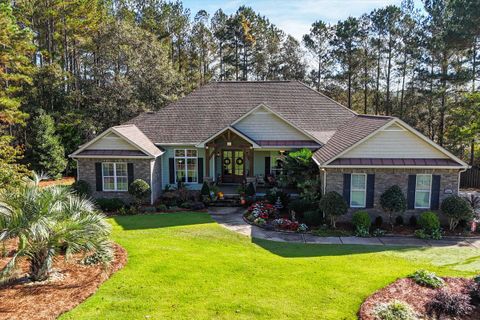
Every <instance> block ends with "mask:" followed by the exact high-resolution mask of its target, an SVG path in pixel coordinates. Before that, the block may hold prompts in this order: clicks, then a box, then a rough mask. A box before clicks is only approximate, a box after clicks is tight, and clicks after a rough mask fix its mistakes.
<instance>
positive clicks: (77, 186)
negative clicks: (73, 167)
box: [72, 180, 91, 197]
mask: <svg viewBox="0 0 480 320" xmlns="http://www.w3.org/2000/svg"><path fill="white" fill-rule="evenodd" d="M72 188H73V190H74V191H75V192H76V193H77V194H78V195H79V196H84V197H88V196H90V194H91V189H90V185H89V184H88V182H87V181H85V180H77V181H75V183H74V184H73V185H72Z"/></svg>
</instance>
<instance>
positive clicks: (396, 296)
mask: <svg viewBox="0 0 480 320" xmlns="http://www.w3.org/2000/svg"><path fill="white" fill-rule="evenodd" d="M443 279H444V280H445V288H446V289H448V290H450V291H452V292H461V293H465V294H468V287H469V285H471V284H472V283H473V280H471V279H466V278H443ZM438 290H439V289H432V288H427V287H423V286H420V285H418V284H417V283H415V281H413V280H412V279H410V278H402V279H399V280H397V281H395V282H394V283H392V284H390V285H389V286H387V287H385V288H383V289H380V290H379V291H377V292H375V293H374V294H372V295H371V296H370V297H368V298H367V299H366V300H365V301H364V302H363V304H362V306H361V307H360V311H359V312H358V316H359V318H360V319H361V320H375V316H374V315H373V313H374V309H375V307H376V306H377V305H378V304H380V303H388V302H389V301H391V300H400V301H403V302H406V303H408V304H409V305H410V306H411V307H412V308H413V309H414V310H415V311H416V312H417V313H418V314H420V315H423V316H426V314H427V304H428V302H429V301H430V300H431V299H432V298H433V297H434V295H435V294H436V293H437V292H438ZM426 319H428V318H426ZM462 319H464V320H474V319H480V308H479V307H477V308H476V309H475V310H474V312H473V313H472V314H471V315H470V316H469V317H463V318H462Z"/></svg>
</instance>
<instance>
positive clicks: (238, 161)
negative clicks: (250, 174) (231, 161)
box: [235, 158, 243, 166]
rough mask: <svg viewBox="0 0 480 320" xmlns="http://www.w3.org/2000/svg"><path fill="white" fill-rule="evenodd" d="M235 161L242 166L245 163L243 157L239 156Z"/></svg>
mask: <svg viewBox="0 0 480 320" xmlns="http://www.w3.org/2000/svg"><path fill="white" fill-rule="evenodd" d="M235 163H236V164H237V165H239V166H241V165H242V164H243V159H242V158H237V160H235Z"/></svg>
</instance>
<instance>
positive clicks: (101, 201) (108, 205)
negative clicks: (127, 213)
mask: <svg viewBox="0 0 480 320" xmlns="http://www.w3.org/2000/svg"><path fill="white" fill-rule="evenodd" d="M95 202H96V204H97V205H98V207H99V208H100V209H101V210H103V211H107V212H112V211H117V210H119V209H120V208H122V207H124V206H125V202H124V201H123V200H122V199H119V198H98V199H96V200H95Z"/></svg>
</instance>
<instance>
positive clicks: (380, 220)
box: [373, 216, 383, 228]
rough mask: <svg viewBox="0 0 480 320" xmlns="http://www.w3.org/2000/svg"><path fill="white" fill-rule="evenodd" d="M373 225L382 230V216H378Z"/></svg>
mask: <svg viewBox="0 0 480 320" xmlns="http://www.w3.org/2000/svg"><path fill="white" fill-rule="evenodd" d="M373 224H374V225H375V227H377V228H381V227H382V225H383V218H382V216H377V217H376V218H375V221H374V222H373Z"/></svg>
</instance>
